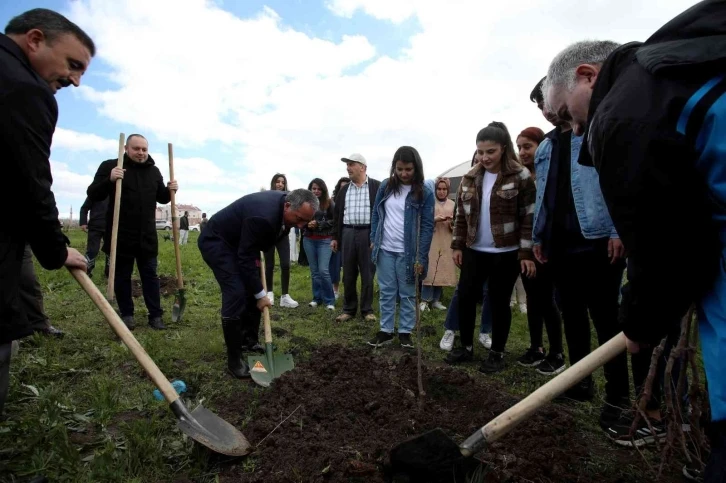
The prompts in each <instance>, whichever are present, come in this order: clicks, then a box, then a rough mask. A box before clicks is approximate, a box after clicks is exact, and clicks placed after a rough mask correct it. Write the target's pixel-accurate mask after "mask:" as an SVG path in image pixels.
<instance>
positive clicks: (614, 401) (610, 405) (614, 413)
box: [600, 397, 633, 432]
mask: <svg viewBox="0 0 726 483" xmlns="http://www.w3.org/2000/svg"><path fill="white" fill-rule="evenodd" d="M632 407H633V405H632V404H631V402H630V399H629V398H628V397H621V398H608V397H606V398H605V404H603V406H602V410H601V411H600V427H601V428H602V430H603V431H605V432H607V431H608V428H609V427H610V426H613V425H617V424H618V423H619V422H620V421H621V420H622V419H623V418H624V416H625V415H626V414H630V411H628V410H629V409H630V408H632ZM631 421H632V418H631Z"/></svg>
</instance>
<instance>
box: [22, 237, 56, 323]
mask: <svg viewBox="0 0 726 483" xmlns="http://www.w3.org/2000/svg"><path fill="white" fill-rule="evenodd" d="M18 289H19V296H20V302H21V304H22V306H23V310H25V314H26V315H27V317H28V322H29V323H30V326H31V327H32V328H33V330H43V329H46V328H47V327H48V326H49V325H50V321H49V320H48V316H47V315H45V308H44V307H43V292H42V290H41V288H40V283H38V277H37V276H36V274H35V267H34V266H33V251H32V250H31V249H30V245H25V251H24V252H23V264H22V265H21V270H20V285H19V286H18Z"/></svg>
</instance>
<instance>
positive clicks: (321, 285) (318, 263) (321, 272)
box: [303, 237, 335, 305]
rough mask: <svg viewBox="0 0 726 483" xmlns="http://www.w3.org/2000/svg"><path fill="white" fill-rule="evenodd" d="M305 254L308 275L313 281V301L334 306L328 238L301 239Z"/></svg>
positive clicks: (330, 251)
mask: <svg viewBox="0 0 726 483" xmlns="http://www.w3.org/2000/svg"><path fill="white" fill-rule="evenodd" d="M303 246H304V247H305V254H306V255H307V257H308V263H309V264H310V275H311V276H312V279H313V300H314V301H315V302H318V303H320V302H322V303H324V304H325V305H335V293H334V292H333V282H331V281H330V255H331V254H332V253H333V251H332V250H331V249H330V238H323V239H320V240H316V239H313V238H308V237H305V238H304V239H303Z"/></svg>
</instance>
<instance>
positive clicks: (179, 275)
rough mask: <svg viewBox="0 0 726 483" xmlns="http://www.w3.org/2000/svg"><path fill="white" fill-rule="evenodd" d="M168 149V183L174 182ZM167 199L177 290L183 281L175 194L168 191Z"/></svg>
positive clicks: (171, 158) (172, 159) (171, 155)
mask: <svg viewBox="0 0 726 483" xmlns="http://www.w3.org/2000/svg"><path fill="white" fill-rule="evenodd" d="M168 148H169V182H172V181H174V180H175V179H176V178H174V147H173V146H172V145H171V143H169V144H168ZM169 197H170V198H171V227H172V233H173V234H174V256H175V257H176V282H177V288H178V289H183V288H184V279H183V278H182V269H181V253H179V214H178V213H177V212H176V193H175V192H174V190H169Z"/></svg>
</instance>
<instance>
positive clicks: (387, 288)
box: [376, 250, 416, 334]
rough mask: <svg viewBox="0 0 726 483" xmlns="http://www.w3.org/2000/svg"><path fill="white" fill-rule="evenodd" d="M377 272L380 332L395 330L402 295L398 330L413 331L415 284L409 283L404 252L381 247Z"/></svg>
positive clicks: (408, 332)
mask: <svg viewBox="0 0 726 483" xmlns="http://www.w3.org/2000/svg"><path fill="white" fill-rule="evenodd" d="M376 272H377V274H378V289H379V293H380V298H379V305H380V309H381V331H383V332H387V333H389V334H392V333H393V328H394V326H395V318H396V298H397V297H400V298H401V303H400V304H399V313H398V333H399V334H410V333H411V332H412V331H413V328H414V326H415V325H416V284H415V283H407V282H406V257H405V255H404V254H403V253H392V252H387V251H385V250H380V251H379V252H378V263H377V264H376Z"/></svg>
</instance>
